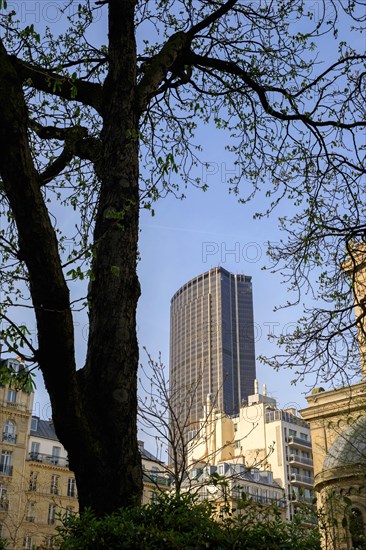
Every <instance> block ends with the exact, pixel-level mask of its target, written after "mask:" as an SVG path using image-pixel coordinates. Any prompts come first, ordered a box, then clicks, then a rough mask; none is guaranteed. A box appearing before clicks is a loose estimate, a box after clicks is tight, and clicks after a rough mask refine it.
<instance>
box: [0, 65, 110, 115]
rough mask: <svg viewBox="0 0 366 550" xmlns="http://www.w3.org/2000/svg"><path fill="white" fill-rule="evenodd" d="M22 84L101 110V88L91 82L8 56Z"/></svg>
mask: <svg viewBox="0 0 366 550" xmlns="http://www.w3.org/2000/svg"><path fill="white" fill-rule="evenodd" d="M9 57H10V59H11V61H12V63H13V66H14V67H15V69H16V71H17V73H18V75H19V76H20V77H21V78H22V80H23V83H27V84H28V85H29V86H33V87H34V88H36V89H37V90H40V91H42V92H45V93H47V94H52V95H56V96H58V97H61V98H63V99H67V100H74V101H80V102H81V103H83V104H85V105H90V106H91V107H93V108H94V109H95V110H96V111H98V112H101V109H102V86H101V85H100V84H95V83H93V82H85V81H83V80H79V79H77V78H76V79H71V78H70V77H65V76H62V75H60V74H57V73H55V72H52V71H49V70H47V69H44V68H42V67H38V66H36V65H31V64H30V63H27V62H25V61H22V60H21V59H18V58H17V57H16V56H14V55H12V56H9Z"/></svg>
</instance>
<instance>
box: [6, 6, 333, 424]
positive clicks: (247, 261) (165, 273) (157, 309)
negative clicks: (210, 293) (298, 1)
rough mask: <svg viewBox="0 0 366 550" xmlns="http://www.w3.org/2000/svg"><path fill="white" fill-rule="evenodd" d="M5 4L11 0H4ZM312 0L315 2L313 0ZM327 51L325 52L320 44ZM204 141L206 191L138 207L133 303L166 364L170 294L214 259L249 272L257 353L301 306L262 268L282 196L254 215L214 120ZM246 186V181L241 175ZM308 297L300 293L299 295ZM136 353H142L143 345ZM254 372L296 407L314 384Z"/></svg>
mask: <svg viewBox="0 0 366 550" xmlns="http://www.w3.org/2000/svg"><path fill="white" fill-rule="evenodd" d="M8 4H10V3H8ZM13 4H16V6H17V9H20V10H21V12H20V13H21V17H22V20H23V22H26V23H27V24H32V23H39V22H41V24H42V21H43V22H44V21H45V20H47V21H46V22H47V23H54V24H58V23H59V21H58V16H59V12H58V11H57V10H58V9H59V7H60V5H61V4H62V2H45V3H42V2H36V1H34V2H31V1H28V2H22V1H19V2H16V3H15V2H13ZM315 4H316V3H314V5H315ZM102 23H103V21H102V18H100V19H99V20H98V22H97V26H96V29H97V30H96V31H95V32H96V33H101V35H102V34H103V32H104V30H103V25H102ZM322 53H323V54H325V55H328V56H329V55H330V53H331V49H329V52H326V51H325V50H323V52H322ZM333 53H334V52H333ZM199 131H200V139H201V142H202V144H203V152H202V155H201V160H202V161H203V162H204V163H207V168H206V169H205V168H201V169H198V170H201V173H200V174H198V175H200V176H201V177H202V179H203V181H204V183H207V184H208V186H209V188H208V190H207V191H206V192H202V191H201V190H199V189H195V188H189V189H188V190H187V191H186V192H185V193H186V195H187V198H186V199H185V200H183V201H180V200H177V199H176V198H175V197H173V196H172V195H171V196H168V197H166V198H165V199H162V200H160V201H159V202H158V203H157V204H156V205H155V216H151V214H150V213H149V212H148V211H145V210H144V211H142V212H141V233H140V242H139V250H140V256H141V260H140V261H139V266H138V273H139V278H140V283H141V289H142V295H141V298H140V301H139V306H138V316H137V324H138V339H139V343H140V346H141V350H142V348H143V347H146V348H147V349H148V351H149V353H150V354H151V355H152V357H153V358H157V357H158V354H159V352H161V354H162V360H163V362H164V363H165V364H166V367H167V368H168V364H169V308H170V299H171V297H172V296H173V294H174V293H175V292H176V291H177V290H178V289H179V288H180V287H181V286H182V285H183V284H184V283H185V282H187V281H188V280H190V279H191V278H192V277H195V276H196V275H198V274H200V273H203V272H204V271H207V270H208V269H210V268H212V267H215V266H219V265H220V266H222V267H224V268H225V269H227V270H228V271H230V272H232V273H244V274H245V275H250V276H251V277H252V283H253V304H254V321H255V338H256V342H255V345H256V355H257V356H258V355H269V356H271V355H273V354H275V353H276V352H278V351H279V350H278V348H276V345H275V344H274V343H273V342H270V341H269V340H268V334H269V332H274V333H275V334H279V333H280V332H281V331H283V330H284V331H286V330H290V329H291V326H293V324H294V323H295V322H296V319H297V318H298V317H299V315H300V314H301V309H302V304H300V306H299V307H297V308H292V309H285V310H281V311H278V312H276V313H275V312H274V311H273V310H274V308H275V306H279V305H281V304H283V303H284V302H285V301H286V300H287V298H288V294H287V288H286V284H284V283H283V281H281V277H280V276H279V275H278V274H272V273H270V271H269V270H263V269H262V268H263V266H265V265H267V266H268V263H269V262H268V259H267V257H266V248H267V242H268V241H271V242H276V241H278V240H279V239H280V237H281V234H280V232H279V229H278V222H277V219H278V216H279V215H281V214H282V215H283V214H285V213H286V214H288V213H290V212H288V209H289V208H290V207H289V205H288V204H287V203H286V202H282V203H281V204H280V206H279V208H278V210H276V211H275V212H274V213H273V214H272V216H271V217H270V218H263V219H261V220H254V219H253V215H254V214H255V213H256V212H257V211H261V210H262V211H263V209H264V207H265V206H264V205H265V198H264V195H263V194H260V193H259V194H258V195H257V196H256V197H255V199H254V200H253V201H252V202H250V203H248V204H245V205H243V204H239V203H238V201H237V198H236V197H235V196H233V195H230V194H229V193H228V178H229V177H230V173H231V171H233V170H234V166H233V164H232V160H231V159H230V157H228V155H227V153H226V151H225V143H224V141H223V136H222V134H220V133H218V132H216V131H215V129H214V128H213V126H210V125H207V126H205V127H202V128H200V130H199ZM242 185H243V186H244V187H245V186H247V185H249V184H248V183H247V182H245V181H243V182H242ZM306 299H307V298H306V297H304V301H305V300H306ZM75 331H76V338H77V356H78V362H79V364H80V365H82V361H83V356H84V352H85V342H86V336H87V319H86V316H85V314H81V315H79V317H78V318H77V320H76V324H75ZM141 361H143V362H144V361H145V354H144V352H143V350H142V351H141ZM257 378H258V379H259V383H260V387H261V386H262V384H263V383H265V384H266V385H267V391H268V394H269V395H270V396H272V397H274V398H275V399H276V400H277V403H278V405H279V406H280V407H282V408H286V407H294V408H296V409H301V408H303V407H305V406H306V400H305V395H306V394H308V393H309V392H310V390H311V387H312V381H311V380H310V379H309V380H307V381H306V382H305V383H303V384H298V385H296V386H294V385H292V384H291V380H292V378H293V374H292V373H291V372H290V371H287V370H281V371H279V372H274V371H273V370H271V369H270V368H269V367H267V366H263V365H262V364H261V363H260V362H257ZM34 413H35V414H38V415H39V416H41V417H42V418H49V417H50V416H51V414H52V413H51V407H50V404H49V400H48V397H47V395H46V393H45V391H44V388H43V384H42V380H41V378H40V377H37V393H36V396H35V407H34Z"/></svg>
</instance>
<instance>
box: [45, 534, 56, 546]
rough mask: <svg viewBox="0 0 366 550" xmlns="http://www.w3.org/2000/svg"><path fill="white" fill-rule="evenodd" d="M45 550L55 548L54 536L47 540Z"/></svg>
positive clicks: (49, 536)
mask: <svg viewBox="0 0 366 550" xmlns="http://www.w3.org/2000/svg"><path fill="white" fill-rule="evenodd" d="M44 542H45V548H48V549H52V548H55V537H54V536H53V535H48V537H46V539H45V541H44Z"/></svg>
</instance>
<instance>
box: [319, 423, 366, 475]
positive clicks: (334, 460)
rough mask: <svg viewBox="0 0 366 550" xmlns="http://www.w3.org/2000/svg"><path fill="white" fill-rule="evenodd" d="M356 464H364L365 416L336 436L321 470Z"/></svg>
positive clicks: (365, 450)
mask: <svg viewBox="0 0 366 550" xmlns="http://www.w3.org/2000/svg"><path fill="white" fill-rule="evenodd" d="M356 464H366V416H361V417H360V418H358V419H357V420H356V421H355V423H354V424H353V425H352V426H350V427H349V428H347V429H346V430H344V431H343V432H342V433H341V434H340V435H339V436H338V437H337V439H336V440H335V442H334V443H333V445H332V446H331V447H330V449H329V451H328V453H327V456H326V457H325V460H324V464H323V470H327V469H328V468H338V467H340V466H347V465H356Z"/></svg>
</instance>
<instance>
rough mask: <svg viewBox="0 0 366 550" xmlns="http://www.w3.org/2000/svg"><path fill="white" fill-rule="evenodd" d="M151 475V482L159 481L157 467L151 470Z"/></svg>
mask: <svg viewBox="0 0 366 550" xmlns="http://www.w3.org/2000/svg"><path fill="white" fill-rule="evenodd" d="M150 475H151V480H152V481H157V479H158V469H157V468H156V467H153V468H151V472H150Z"/></svg>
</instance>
